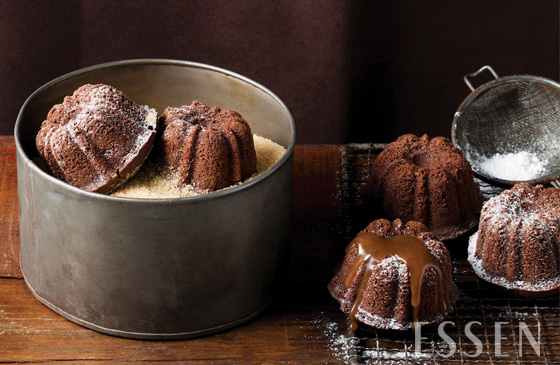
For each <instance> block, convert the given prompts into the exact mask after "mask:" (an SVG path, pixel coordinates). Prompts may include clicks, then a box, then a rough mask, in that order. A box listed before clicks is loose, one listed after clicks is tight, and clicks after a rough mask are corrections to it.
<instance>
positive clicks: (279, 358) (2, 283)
mask: <svg viewBox="0 0 560 365" xmlns="http://www.w3.org/2000/svg"><path fill="white" fill-rule="evenodd" d="M359 146H362V145H346V146H341V145H298V146H297V147H296V149H295V153H294V184H293V225H292V271H291V275H290V279H289V281H288V283H287V285H286V287H285V288H284V290H283V291H282V292H281V294H280V296H279V297H278V298H277V299H276V300H275V301H274V302H273V303H272V305H270V306H269V307H268V308H267V309H266V310H265V311H264V312H263V313H262V314H260V315H259V316H258V317H257V318H255V319H254V320H252V321H250V322H248V323H246V324H244V325H241V326H239V327H236V328H233V329H231V330H228V331H224V332H221V333H218V334H214V335H210V336H206V337H201V338H196V339H191V340H184V341H146V340H131V339H124V338H119V337H113V336H109V335H104V334H100V333H97V332H94V331H92V330H89V329H86V328H83V327H80V326H79V325H76V324H74V323H72V322H70V321H68V320H66V319H64V318H63V317H61V316H59V315H58V314H56V313H54V312H53V311H51V310H50V309H48V308H47V307H45V306H44V305H43V304H41V303H40V302H39V301H38V300H36V299H35V297H34V296H33V295H32V293H31V292H30V291H29V289H28V288H27V286H26V285H25V282H24V280H23V279H22V274H21V271H20V267H19V257H18V254H19V226H18V224H19V223H18V197H17V176H16V158H15V144H14V139H13V137H12V136H0V207H1V209H0V363H2V362H52V361H77V362H83V361H123V362H124V361H135V362H138V361H153V362H156V361H158V362H171V361H180V362H194V363H201V362H212V363H216V362H217V363H245V362H250V363H298V364H299V363H340V362H344V361H350V362H354V360H360V361H366V360H369V362H370V363H385V362H387V363H392V364H393V363H398V364H408V363H426V362H427V363H430V364H436V363H437V364H440V363H446V364H464V363H498V364H541V363H545V364H560V297H556V298H546V299H539V300H528V299H520V298H513V297H508V296H504V295H502V294H501V293H499V292H496V290H494V288H491V287H487V286H485V285H484V283H482V282H480V281H479V280H478V278H477V277H476V276H475V275H474V274H473V272H472V269H471V267H470V265H469V264H468V262H466V260H465V256H466V238H468V237H467V236H465V237H462V238H460V239H457V240H456V242H451V243H450V244H448V245H447V246H448V248H449V249H450V252H451V256H452V258H453V260H454V279H455V282H456V283H457V285H458V286H459V289H460V290H461V297H460V300H459V301H458V302H457V304H456V308H455V311H454V312H453V313H451V314H450V316H449V318H448V320H449V321H450V322H448V323H451V325H450V326H448V327H449V328H448V329H449V331H450V332H448V334H449V335H451V337H452V338H453V340H456V341H457V344H458V347H459V349H458V351H456V353H455V354H453V356H450V357H447V358H446V357H442V356H441V355H440V352H441V351H443V353H445V352H446V351H448V350H449V347H446V343H445V342H444V341H443V340H442V338H441V337H438V335H439V333H438V332H437V328H435V329H434V330H431V331H430V330H428V329H426V333H425V334H424V335H425V336H426V338H427V340H426V341H423V343H422V344H423V352H422V353H420V354H415V352H414V348H413V343H414V339H415V337H414V334H410V333H408V334H402V333H397V334H395V333H390V334H388V333H382V332H381V331H379V332H378V331H375V330H368V329H361V330H359V331H358V333H357V335H356V334H350V333H348V332H347V326H346V316H345V315H344V314H342V313H341V312H340V311H339V309H338V303H337V302H336V301H335V300H334V299H332V298H331V297H330V294H329V293H328V291H327V289H326V285H327V283H328V281H329V280H330V279H331V276H332V275H333V271H334V267H335V266H336V264H337V263H338V262H339V261H340V260H341V259H342V256H343V255H344V248H345V246H346V244H347V243H348V241H349V234H348V232H349V229H348V225H347V224H346V223H348V222H349V221H351V222H352V225H354V226H355V227H353V228H356V227H358V226H359V227H362V226H363V222H360V221H359V217H361V216H363V214H360V212H361V211H360V210H359V209H355V207H356V206H359V199H360V197H359V196H354V195H353V194H355V193H356V192H359V191H360V188H356V183H355V181H357V180H356V179H358V180H359V179H362V180H363V177H364V174H363V171H359V169H360V168H363V166H369V164H370V163H371V161H372V158H371V156H374V155H375V153H378V151H379V150H380V149H382V148H383V146H381V145H376V144H375V145H374V144H371V145H369V147H368V149H366V150H367V151H366V152H365V153H362V154H357V155H354V154H353V152H352V151H354V150H355V149H356V148H357V150H360V151H364V149H363V147H359ZM349 151H350V152H349ZM349 165H351V166H354V168H356V169H357V170H352V169H347V168H346V167H347V166H349ZM360 166H361V167H360ZM360 176H361V177H360ZM367 176H369V174H367ZM360 181H361V180H360ZM490 192H492V189H491V190H490ZM348 202H350V203H348ZM355 202H358V204H354V203H355ZM349 206H350V207H352V209H351V212H350V213H351V214H349V210H348V207H349ZM356 212H357V213H358V214H355V213H356ZM349 217H351V219H349ZM362 218H363V217H362ZM351 231H352V232H354V231H356V230H355V229H352V230H351ZM472 321H475V322H474V323H481V322H482V323H483V325H475V326H474V327H472V328H475V332H474V334H475V336H477V337H478V338H479V339H480V340H481V341H482V342H481V343H483V344H484V346H483V351H482V352H481V354H479V355H477V356H476V357H472V356H471V354H473V353H474V352H475V347H474V345H473V343H472V342H470V341H465V332H464V329H465V326H468V323H469V322H472ZM495 323H502V324H505V325H504V328H503V332H502V335H501V336H502V338H503V339H504V340H503V342H504V343H503V345H502V350H503V352H504V353H506V355H503V354H500V353H499V352H496V348H497V347H496V346H495V338H496V335H495V333H494V330H495ZM521 324H523V325H524V326H525V325H526V326H527V328H528V330H529V331H531V333H532V334H533V335H535V336H537V334H538V337H537V338H538V339H539V341H540V342H539V346H540V347H539V349H540V350H539V351H540V353H537V352H536V351H535V350H534V348H533V347H532V346H531V344H530V343H528V340H527V339H526V338H524V339H523V340H524V342H523V345H521V338H520V336H519V334H520V333H521V332H519V328H520V326H521ZM403 349H404V350H403ZM445 349H447V350H445ZM521 350H523V351H524V353H523V354H521V353H520V351H521ZM354 351H355V352H354Z"/></svg>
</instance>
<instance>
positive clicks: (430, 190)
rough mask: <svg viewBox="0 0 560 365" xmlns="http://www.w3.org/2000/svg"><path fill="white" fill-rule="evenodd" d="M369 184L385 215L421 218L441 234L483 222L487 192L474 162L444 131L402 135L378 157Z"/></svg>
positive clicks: (445, 237) (445, 236)
mask: <svg viewBox="0 0 560 365" xmlns="http://www.w3.org/2000/svg"><path fill="white" fill-rule="evenodd" d="M369 184H371V185H370V188H369V189H370V190H371V191H372V194H373V200H374V203H373V205H374V207H375V208H377V209H376V210H377V211H378V213H380V214H381V216H382V217H385V218H388V219H396V218H399V219H401V220H402V221H404V222H408V221H411V220H412V221H418V222H422V223H424V224H425V225H426V226H428V229H429V230H430V232H432V233H434V234H435V235H436V236H438V237H439V239H441V240H450V239H453V238H456V237H458V236H460V235H462V234H464V233H466V232H467V231H469V230H470V229H472V228H474V227H475V226H476V224H477V223H478V215H479V213H480V209H481V207H482V196H481V194H480V190H479V188H478V186H477V185H476V183H475V182H474V177H473V172H472V169H471V165H470V164H469V162H468V161H467V160H466V159H465V157H464V156H463V154H462V153H461V151H460V150H459V149H458V148H456V147H455V146H453V143H452V142H451V141H450V140H449V139H447V138H445V137H435V138H429V137H428V136H427V135H423V136H422V137H417V136H415V135H413V134H406V135H403V136H400V137H399V138H398V139H397V140H396V141H395V142H393V143H390V144H389V145H388V146H387V148H386V149H385V150H384V151H382V152H381V153H380V154H379V156H378V157H377V158H376V159H375V161H374V163H373V167H372V171H371V178H370V180H369Z"/></svg>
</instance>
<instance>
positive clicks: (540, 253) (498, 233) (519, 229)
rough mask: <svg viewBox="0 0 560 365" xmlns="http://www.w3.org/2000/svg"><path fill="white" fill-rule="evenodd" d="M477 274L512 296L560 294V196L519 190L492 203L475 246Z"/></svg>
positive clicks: (472, 242) (519, 187)
mask: <svg viewBox="0 0 560 365" xmlns="http://www.w3.org/2000/svg"><path fill="white" fill-rule="evenodd" d="M468 260H469V262H470V263H471V265H472V267H473V270H474V272H475V273H476V274H477V275H478V276H479V277H480V278H481V279H483V280H485V281H488V282H490V283H492V284H495V285H497V286H499V287H501V288H504V289H506V290H507V291H509V292H511V293H512V294H516V295H521V296H526V297H540V296H547V295H551V294H556V293H558V292H559V291H560V190H557V189H554V188H548V189H545V188H544V187H543V186H542V185H538V186H536V187H535V186H532V185H529V184H526V183H519V184H516V185H514V186H513V187H512V188H511V189H510V190H505V191H504V192H502V193H501V194H500V195H498V196H496V197H494V198H492V199H490V200H488V201H487V202H486V203H485V204H484V207H483V208H482V213H481V217H480V224H479V227H478V232H477V233H476V234H474V235H473V236H472V237H471V239H470V241H469V256H468Z"/></svg>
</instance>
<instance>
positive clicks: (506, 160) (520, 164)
mask: <svg viewBox="0 0 560 365" xmlns="http://www.w3.org/2000/svg"><path fill="white" fill-rule="evenodd" d="M547 165H548V161H546V160H541V159H540V158H539V156H537V155H536V154H535V153H531V152H527V151H521V152H516V153H506V154H500V153H498V154H496V155H493V156H491V157H490V158H486V159H482V160H481V161H480V163H479V165H478V166H479V167H480V169H481V170H482V172H485V173H486V174H487V175H489V176H493V177H496V178H499V179H502V180H509V181H524V180H532V179H537V178H539V177H541V176H543V175H545V174H546V171H547V170H546V166H547Z"/></svg>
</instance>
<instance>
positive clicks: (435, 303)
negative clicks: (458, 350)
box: [328, 219, 459, 330]
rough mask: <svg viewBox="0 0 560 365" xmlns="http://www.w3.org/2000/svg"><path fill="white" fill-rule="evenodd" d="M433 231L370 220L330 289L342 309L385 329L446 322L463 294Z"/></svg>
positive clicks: (410, 224) (418, 225)
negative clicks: (454, 280)
mask: <svg viewBox="0 0 560 365" xmlns="http://www.w3.org/2000/svg"><path fill="white" fill-rule="evenodd" d="M427 230H428V228H427V227H426V226H425V225H424V224H422V223H420V222H414V221H410V222H408V223H406V224H403V223H402V221H401V220H400V219H396V220H395V221H393V222H390V221H388V220H386V219H378V220H375V221H373V222H371V223H370V224H369V225H368V226H367V227H366V229H365V230H363V231H362V232H360V233H359V234H358V235H357V236H356V238H355V239H354V240H353V241H352V242H351V243H350V244H349V245H348V247H347V248H346V256H345V258H344V260H343V261H342V264H341V265H340V268H339V269H338V272H337V273H336V274H335V276H334V278H333V279H332V281H331V282H330V284H329V285H328V289H329V291H330V293H331V295H332V296H333V297H334V298H335V299H336V300H337V301H338V302H339V303H340V309H341V310H342V311H343V312H345V313H348V314H349V316H350V319H351V323H352V324H351V326H350V329H352V330H356V329H357V322H356V321H358V322H361V323H364V324H366V325H369V326H372V327H375V328H378V329H386V330H407V329H411V328H413V326H414V324H415V323H420V324H421V325H427V324H436V323H440V322H442V321H443V320H444V319H445V318H446V316H447V314H448V313H449V312H451V311H452V309H453V305H454V304H455V302H456V300H457V298H458V296H459V291H458V289H457V286H456V285H455V283H454V282H453V277H452V266H451V258H450V255H449V251H447V248H446V247H445V245H444V244H443V243H441V242H440V241H438V240H437V237H435V236H434V235H433V234H432V233H430V232H428V231H427Z"/></svg>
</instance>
